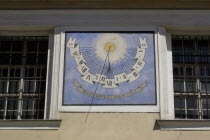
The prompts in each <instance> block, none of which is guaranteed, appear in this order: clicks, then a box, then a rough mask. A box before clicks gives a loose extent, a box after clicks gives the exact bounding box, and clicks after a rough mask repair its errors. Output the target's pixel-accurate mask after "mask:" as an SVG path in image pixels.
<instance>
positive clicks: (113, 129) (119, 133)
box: [0, 113, 210, 140]
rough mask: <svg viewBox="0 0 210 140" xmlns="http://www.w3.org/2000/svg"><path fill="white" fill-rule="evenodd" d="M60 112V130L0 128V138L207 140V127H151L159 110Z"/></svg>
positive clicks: (39, 139)
mask: <svg viewBox="0 0 210 140" xmlns="http://www.w3.org/2000/svg"><path fill="white" fill-rule="evenodd" d="M86 115H87V114H86V113H61V114H60V118H62V120H63V121H62V123H61V127H60V129H59V130H0V140H209V139H210V132H209V131H160V130H153V129H154V124H155V120H156V119H158V118H159V114H158V113H90V114H89V115H88V119H87V122H86V123H85V118H86Z"/></svg>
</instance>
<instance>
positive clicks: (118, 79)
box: [67, 37, 148, 88]
mask: <svg viewBox="0 0 210 140" xmlns="http://www.w3.org/2000/svg"><path fill="white" fill-rule="evenodd" d="M139 41H140V44H139V45H138V46H137V52H136V56H135V61H136V63H135V64H134V65H133V67H132V68H131V72H130V73H129V74H126V73H120V74H118V75H114V79H107V78H106V75H103V74H96V75H93V74H91V73H89V70H90V68H89V67H88V66H87V65H86V61H85V59H84V57H83V55H82V53H80V46H79V45H78V44H76V38H75V39H72V37H70V39H69V41H68V43H67V47H68V48H70V55H71V57H74V60H75V62H76V63H77V70H78V71H79V72H80V73H81V74H82V76H81V78H82V79H83V80H84V81H86V82H87V83H90V84H94V83H95V82H98V83H100V84H102V87H103V88H117V87H119V84H120V83H123V82H128V83H131V82H133V81H135V80H136V79H138V78H139V77H140V74H139V72H140V71H141V70H142V69H143V67H144V65H145V62H144V61H143V59H144V57H145V51H146V49H147V48H148V45H147V42H146V38H141V37H140V38H139Z"/></svg>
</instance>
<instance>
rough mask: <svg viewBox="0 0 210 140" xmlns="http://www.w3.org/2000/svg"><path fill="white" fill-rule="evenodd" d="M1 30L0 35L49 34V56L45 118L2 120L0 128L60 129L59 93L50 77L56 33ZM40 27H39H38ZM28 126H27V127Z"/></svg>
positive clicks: (51, 74) (52, 75)
mask: <svg viewBox="0 0 210 140" xmlns="http://www.w3.org/2000/svg"><path fill="white" fill-rule="evenodd" d="M15 29H16V28H14V30H7V31H5V30H3V31H2V30H0V36H48V40H49V41H48V57H47V75H46V76H47V77H46V94H45V109H44V118H43V119H42V120H0V129H58V128H59V126H60V123H61V120H59V111H58V108H55V106H56V105H58V101H56V100H54V99H55V98H56V97H57V94H53V93H55V92H53V91H52V90H53V86H52V84H53V83H52V82H51V79H49V78H50V77H52V78H53V77H54V76H55V75H54V74H53V70H52V68H53V65H54V61H55V60H54V59H55V58H54V57H53V56H54V34H53V33H52V32H51V31H49V30H42V31H36V30H35V31H34V30H32V31H30V30H27V31H24V30H23V31H21V30H15ZM17 29H18V27H17ZM37 29H38V28H37ZM26 126H27V127H26Z"/></svg>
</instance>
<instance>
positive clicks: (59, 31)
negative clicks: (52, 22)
mask: <svg viewBox="0 0 210 140" xmlns="http://www.w3.org/2000/svg"><path fill="white" fill-rule="evenodd" d="M66 31H153V32H154V39H155V58H156V59H155V63H156V66H155V68H156V96H157V104H156V105H129V106H126V105H103V106H101V105H97V106H91V105H85V106H84V105H82V106H81V105H77V106H63V105H62V97H63V82H64V80H63V79H64V62H65V61H64V56H65V55H64V53H65V32H66ZM157 35H158V26H63V27H57V28H56V29H55V44H56V45H55V46H56V48H57V49H56V50H55V51H56V52H57V53H58V54H57V55H56V58H57V59H59V60H60V61H59V63H60V64H59V65H58V66H57V67H58V68H57V71H59V77H57V79H55V85H56V84H58V86H57V87H58V88H56V89H55V90H57V91H58V93H59V111H60V112H159V111H160V108H159V63H158V59H159V51H158V45H157V42H158V41H157V38H158V37H157ZM57 63H58V62H57ZM56 81H60V82H59V83H57V82H56Z"/></svg>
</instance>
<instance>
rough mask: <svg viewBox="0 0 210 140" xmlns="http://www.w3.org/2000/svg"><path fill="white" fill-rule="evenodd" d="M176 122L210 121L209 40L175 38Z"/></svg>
mask: <svg viewBox="0 0 210 140" xmlns="http://www.w3.org/2000/svg"><path fill="white" fill-rule="evenodd" d="M172 51H173V77H174V103H175V118H181V119H210V99H209V98H210V96H209V95H210V37H209V36H173V37H172Z"/></svg>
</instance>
